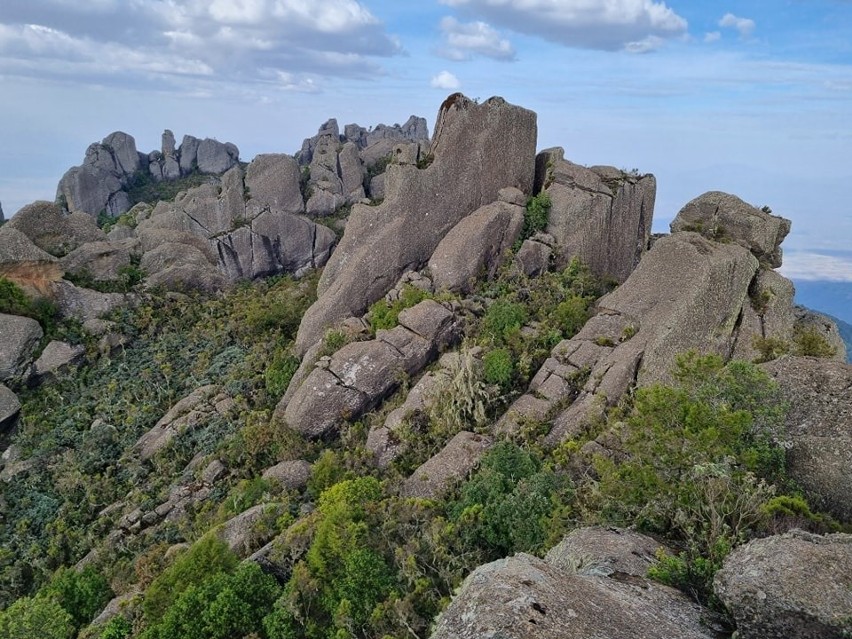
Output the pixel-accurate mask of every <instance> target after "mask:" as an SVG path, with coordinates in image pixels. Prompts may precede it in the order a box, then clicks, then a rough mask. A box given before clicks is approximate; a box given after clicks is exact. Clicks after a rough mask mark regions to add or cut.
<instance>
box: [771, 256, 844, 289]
mask: <svg viewBox="0 0 852 639" xmlns="http://www.w3.org/2000/svg"><path fill="white" fill-rule="evenodd" d="M780 271H781V272H782V273H783V274H784V276H785V277H789V278H790V279H798V280H810V281H828V282H852V258H846V257H838V256H834V255H823V254H821V253H811V252H795V253H793V252H788V253H785V254H784V265H783V266H782V267H781V269H780Z"/></svg>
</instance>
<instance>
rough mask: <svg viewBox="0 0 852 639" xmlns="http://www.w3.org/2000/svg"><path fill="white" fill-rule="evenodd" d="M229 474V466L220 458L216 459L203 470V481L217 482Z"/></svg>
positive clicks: (208, 482)
mask: <svg viewBox="0 0 852 639" xmlns="http://www.w3.org/2000/svg"><path fill="white" fill-rule="evenodd" d="M227 474H228V467H227V466H225V464H223V463H222V462H221V461H219V460H218V459H214V460H213V461H212V462H210V463H209V464H207V466H205V467H204V470H202V471H201V481H203V482H204V483H205V484H215V483H216V482H217V481H219V480H220V479H222V477H224V476H225V475H227Z"/></svg>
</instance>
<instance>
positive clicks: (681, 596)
mask: <svg viewBox="0 0 852 639" xmlns="http://www.w3.org/2000/svg"><path fill="white" fill-rule="evenodd" d="M536 126H537V125H536V115H535V113H533V112H532V111H529V110H527V109H524V108H522V107H519V106H515V105H511V104H508V103H507V102H505V101H504V100H502V99H501V98H491V99H489V100H487V101H485V102H483V103H478V102H475V101H471V100H469V99H468V98H466V97H464V96H462V95H460V94H455V95H452V96H450V97H449V98H448V99H447V100H446V101H445V102H444V103H443V104H442V105H441V107H440V109H439V112H438V117H437V120H436V127H435V132H434V135H433V137H432V139H431V140H429V139H427V132H426V130H425V122H424V121H422V119H418V118H414V117H412V118H411V119H409V121H407V122H406V123H405V124H404V125H401V126H399V125H397V126H394V127H385V126H380V127H376V128H375V129H370V130H367V129H364V128H363V127H359V126H357V125H347V126H346V127H344V131H343V133H342V134H341V131H340V128H339V127H338V125H337V122H336V121H333V120H330V121H328V122H326V123H325V124H324V125H323V126H322V127H321V128H320V130H319V132H318V133H317V135H316V136H313V137H311V138H308V139H306V140H305V143H304V144H303V146H302V149H301V150H300V151H299V152H298V153H297V154H296V155H295V156H291V155H287V154H283V153H281V154H268V155H262V156H258V157H257V158H255V159H254V160H253V161H252V162H250V163H249V164H247V165H243V164H241V163H239V162H238V152H237V151H236V147H233V145H228V144H219V143H214V141H209V140H197V139H195V138H191V137H189V136H187V137H184V139H183V142H182V144H181V145H180V146H179V147H178V146H176V144H175V139H174V136H173V134H171V132H168V131H167V132H166V133H165V134H164V137H163V148H162V150H161V151H158V152H156V153H152V154H149V155H147V156H146V155H143V154H139V153H138V152H137V151H136V150H135V142H134V141H133V139H132V138H131V137H130V136H128V135H126V134H122V133H115V134H112V135H111V136H108V137H107V138H106V139H105V140H104V141H103V142H101V143H98V144H95V145H92V147H90V149H89V151H88V152H87V156H86V161H85V162H84V164H83V166H82V167H76V168H75V169H72V170H71V171H70V172H69V174H66V176H65V177H64V178H63V182H62V184H61V185H60V192H61V194H62V195H63V196H64V197H60V198H59V199H60V202H59V203H57V204H51V203H46V202H39V203H34V204H33V205H30V206H29V207H26V208H25V209H23V210H22V211H20V212H19V213H18V214H17V215H16V216H15V218H14V219H12V220H11V221H9V222H8V223H6V224H4V225H3V226H2V228H0V276H2V278H3V279H0V438H2V440H3V448H4V449H5V450H4V452H3V453H2V455H1V456H0V482H2V485H3V487H4V490H3V496H2V498H0V545H2V546H3V547H4V548H8V549H9V550H8V552H7V553H6V554H4V555H3V556H2V557H0V608H4V607H7V608H6V609H5V610H0V629H2V628H5V627H7V626H6V625H4V624H8V623H10V622H9V620H10V619H11V617H10V616H9V615H16V614H19V613H18V612H17V611H18V610H20V609H21V608H22V607H25V606H36V607H37V606H39V605H42V604H43V602H48V603H49V605H52V606H53V605H55V606H57V607H59V608H63V606H68V607H69V608H68V609H67V610H66V612H67V613H68V615H67V616H68V619H69V620H71V619H72V617H73V614H72V612H73V611H72V610H71V608H74V606H73V605H72V603H69V602H68V601H66V600H65V599H63V597H64V595H63V594H62V593H64V592H65V590H62V589H61V588H59V586H57V585H56V584H57V583H60V584H63V583H66V582H68V583H70V582H71V581H74V580H87V581H85V584H86V587H85V588H83V586H79V587H77V588H76V590H75V589H72V590H73V591H74V592H77V591H80V592H83V591H85V592H86V593H89V595H88V596H90V597H91V601H90V602H89V603H88V604H87V608H86V610H87V611H88V612H87V613H86V615H85V618H83V616H80V615H82V613H80V615H78V617H79V618H77V617H73V621H67V624H68V625H67V632H66V630H65V628H66V626H62V628H63V632H65V634H66V635H67V636H72V635H73V634H74V633H75V632H80V633H81V634H79V636H81V637H82V636H98V635H99V633H102V632H103V633H104V635H105V636H106V632H107V626H108V625H109V632H110V633H111V634H110V636H113V634H115V633H119V634H118V636H122V635H121V633H123V635H124V636H131V637H132V636H136V635H133V632H137V634H139V633H140V632H142V633H146V634H145V635H144V636H148V634H147V633H153V634H152V636H175V637H182V636H185V635H184V634H181V633H184V632H185V631H186V632H189V631H188V630H186V627H185V624H186V623H187V620H188V617H187V615H186V613H185V611H186V610H188V609H192V610H194V611H195V613H196V614H195V615H194V616H193V618H192V619H190V620H189V621H190V622H191V623H196V622H197V623H202V624H207V623H208V622H209V624H212V625H209V628H211V629H212V630H210V632H211V633H214V632H219V630H220V629H221V628H222V627H228V628H233V629H234V634H235V636H236V635H239V636H243V635H244V636H257V637H260V638H261V639H273V638H277V637H281V636H306V637H309V638H310V639H314V638H316V639H320V638H324V637H328V636H332V635H333V636H343V635H347V636H348V635H357V636H403V635H408V634H414V635H415V636H420V637H425V636H430V634H431V636H434V637H436V638H443V637H479V636H495V637H496V636H498V635H499V636H506V637H518V638H539V637H541V638H549V637H554V638H556V637H560V638H561V637H575V636H576V637H589V636H595V637H597V636H600V637H604V636H606V637H625V638H627V637H636V636H642V637H671V636H678V637H696V638H698V637H729V636H731V632H732V628H733V627H734V625H735V626H736V629H737V633H738V636H741V637H747V638H748V637H751V638H754V639H760V638H763V637H774V636H782V635H783V633H784V632H785V631H787V629H789V628H794V629H796V630H795V632H798V633H799V634H800V635H801V636H814V637H817V636H819V637H832V636H845V635H844V633H846V634H848V633H849V632H852V628H850V626H849V617H848V615H847V614H846V611H847V610H848V609H849V606H850V605H852V603H850V601H849V593H850V592H852V590H850V586H852V584H850V583H849V579H850V577H849V575H850V574H852V569H850V568H849V567H848V565H849V562H850V561H851V560H852V559H851V558H850V548H852V544H850V541H849V536H848V535H842V534H835V535H824V534H822V533H827V532H830V531H832V530H835V529H836V528H837V527H838V525H848V524H849V522H850V520H851V519H850V518H852V513H850V511H849V503H848V499H847V496H848V494H849V491H850V490H852V482H851V481H850V476H849V472H848V470H849V467H850V463H852V460H850V459H849V455H848V454H847V452H848V449H849V448H850V447H849V446H846V445H845V442H847V440H849V439H850V438H852V431H850V424H852V420H850V411H852V397H850V396H849V389H850V380H852V367H850V366H849V365H847V364H845V363H844V359H845V353H844V350H843V342H842V341H841V340H840V339H839V337H838V333H837V330H836V327H835V326H834V325H833V323H832V322H831V321H830V320H829V319H827V318H824V317H822V316H820V315H818V314H815V313H811V312H809V311H806V310H805V309H799V308H796V307H795V306H794V304H793V287H792V284H791V282H789V281H788V280H786V279H785V278H784V277H783V276H782V275H780V274H779V273H778V272H777V271H776V270H775V269H776V268H777V267H778V266H779V265H780V264H781V258H782V253H781V248H780V245H781V242H782V241H783V239H784V237H785V236H786V235H787V233H788V232H789V230H790V223H789V221H788V220H785V219H783V218H781V217H778V216H773V215H771V214H769V213H768V212H766V211H764V210H760V209H757V208H755V207H753V206H751V205H749V204H748V203H746V202H743V201H742V200H740V199H739V198H737V197H736V196H734V195H731V194H726V193H721V192H717V191H709V192H707V193H705V194H703V195H700V196H698V197H697V198H695V199H694V200H692V201H691V202H689V203H687V204H686V205H685V206H684V208H683V209H682V210H681V211H680V213H679V214H678V216H677V217H676V219H675V220H674V222H673V223H672V227H671V233H670V234H669V235H666V236H663V237H658V238H655V239H652V238H651V237H650V235H649V229H650V227H651V224H652V219H653V212H654V197H655V191H656V181H655V178H654V176H653V175H650V174H639V173H638V172H631V173H624V172H622V171H619V170H617V169H615V168H613V167H604V166H596V167H582V166H579V165H576V164H574V163H572V162H570V161H569V160H566V159H565V158H564V151H563V150H562V149H560V148H554V149H547V150H545V151H541V152H539V153H538V154H537V155H536V148H535V147H536V135H537V130H536ZM385 169H386V170H385ZM141 174H144V175H146V176H148V178H150V181H149V182H148V183H146V184H147V185H148V186H151V185H154V186H156V187H157V189H159V190H155V191H152V192H158V193H166V192H168V189H166V187H169V186H170V185H171V186H174V187H175V188H178V187H179V192H178V193H176V194H173V197H169V198H162V199H161V200H159V201H155V202H154V201H152V202H140V203H138V204H135V205H134V206H133V207H132V208H130V209H129V210H124V209H125V208H126V206H125V205H129V203H130V202H129V199H128V201H125V199H124V198H125V197H127V198H129V193H130V190H129V189H130V185H131V182H133V181H134V180H135V179H136V178H138V177H139V176H140V175H141ZM133 176H136V177H135V178H134V177H133ZM137 186H138V184H137ZM134 188H135V187H134ZM163 189H165V190H163ZM134 193H135V191H134ZM122 194H123V195H122ZM86 202H88V204H86ZM62 204H66V205H67V208H64V207H63V206H62ZM92 207H101V208H100V209H98V210H94V209H93V208H92ZM101 210H105V211H107V212H108V213H113V214H116V213H121V215H120V216H119V217H118V218H117V219H116V220H115V224H114V225H111V228H109V227H108V228H107V229H101V228H98V226H97V224H96V223H95V217H96V216H97V214H98V213H100V212H101ZM323 267H324V270H322V273H321V275H320V274H319V270H320V269H322V268H323ZM280 275H287V276H289V277H270V276H280ZM237 283H239V285H235V284H237ZM758 364H759V365H758ZM7 444H8V445H7ZM794 484H795V486H796V488H797V490H800V491H801V494H800V493H798V492H797V493H791V492H789V490H790V486H791V485H794ZM832 518H833V519H832ZM593 524H597V525H593ZM630 528H635V529H641V530H642V531H643V532H645V533H649V534H651V535H652V536H646V535H645V534H640V533H639V532H637V531H636V530H630ZM794 528H805V529H807V530H808V531H809V532H802V531H792V532H791V529H794ZM560 540H561V541H560ZM779 558H781V559H779ZM240 560H244V561H242V562H240ZM131 566H134V567H135V568H131ZM199 566H201V568H200V569H199ZM58 569H62V570H60V571H59V572H58V573H57V572H56V571H57V570H58ZM99 575H103V576H105V578H104V579H103V580H99V579H98V576H99ZM62 580H65V581H62ZM74 583H77V582H76V581H74ZM81 583H82V582H81ZM63 588H64V586H63ZM66 590H67V589H66ZM38 593H40V594H39V595H38V596H36V595H37V594H38ZM46 593H50V594H49V596H47V594H46ZM112 597H114V599H113V600H112V601H111V602H109V599H110V598H112ZM714 597H717V598H719V599H720V600H722V601H724V603H725V605H726V606H727V609H728V610H729V612H730V614H729V615H728V616H727V617H725V618H720V617H718V616H717V615H716V613H713V612H711V610H710V609H709V608H708V607H707V603H708V601H710V600H712V599H713V598H714ZM16 600H17V601H21V602H23V603H21V604H15V606H16V607H13V606H10V604H11V603H12V602H13V601H16ZM108 602H109V603H108ZM78 608H79V607H78ZM74 610H77V608H74ZM10 611H11V612H10ZM54 612H55V611H54ZM89 613H91V614H89ZM439 613H442V614H441V615H440V616H438V614H439ZM96 614H97V617H96ZM54 617H55V618H56V619H59V620H60V621H62V620H64V619H65V617H63V616H62V615H59V616H56V615H54ZM211 620H213V621H211ZM779 620H782V621H783V623H781V622H779ZM90 622H91V623H92V627H91V628H90V629H88V630H86V629H84V628H85V626H86V625H87V624H89V623H90ZM57 623H59V622H57ZM63 623H64V622H63ZM110 624H111V625H110ZM182 624H183V625H182ZM223 624H224V625H223ZM205 627H208V626H205ZM134 628H135V630H134ZM193 628H194V627H193ZM195 630H197V628H194V629H193V632H195ZM193 636H194V635H193Z"/></svg>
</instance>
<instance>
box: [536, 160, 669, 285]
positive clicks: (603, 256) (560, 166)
mask: <svg viewBox="0 0 852 639" xmlns="http://www.w3.org/2000/svg"><path fill="white" fill-rule="evenodd" d="M542 157H544V158H546V161H545V162H544V171H546V177H545V178H543V179H542V182H543V184H542V186H543V187H544V192H545V193H546V194H547V195H548V196H549V197H550V201H551V209H550V219H549V222H548V225H547V232H548V233H549V234H550V235H552V236H553V237H554V238H555V239H556V242H557V248H556V265H557V267H559V266H564V265H566V264H567V263H568V262H569V261H570V260H571V258H572V257H578V258H580V260H582V262H583V263H584V264H587V265H588V266H589V267H590V268H591V270H592V272H593V273H595V274H596V275H598V276H599V277H611V278H613V279H615V280H616V281H617V282H623V281H624V280H626V279H627V276H628V275H630V273H631V272H632V271H633V269H634V268H635V267H636V265H637V264H638V263H639V259H640V258H641V257H642V254H643V253H644V252H645V250H646V248H647V246H648V240H649V237H650V232H651V222H652V220H653V217H654V200H655V198H656V193H657V181H656V179H655V178H654V176H653V175H642V176H639V175H630V174H627V173H624V172H623V171H619V170H618V169H615V168H613V167H607V166H594V167H592V168H590V169H587V168H585V167H582V166H579V165H577V164H573V163H572V162H568V161H566V160H564V159H562V149H558V148H557V149H549V150H547V151H543V152H542V153H541V154H539V160H538V162H537V164H538V166H539V173H540V172H541V168H542V167H541V165H542Z"/></svg>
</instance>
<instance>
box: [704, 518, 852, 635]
mask: <svg viewBox="0 0 852 639" xmlns="http://www.w3.org/2000/svg"><path fill="white" fill-rule="evenodd" d="M714 590H715V592H716V595H717V596H718V597H719V599H720V600H721V601H722V603H724V604H725V606H726V607H727V608H728V610H729V611H730V613H731V614H732V615H733V617H734V619H735V621H736V623H737V636H738V637H741V638H742V639H787V638H788V637H797V638H800V639H842V638H843V637H848V636H849V635H850V634H852V615H850V611H852V535H844V534H835V535H827V536H825V537H820V536H818V535H812V534H809V533H803V532H801V531H793V532H791V533H788V534H786V535H780V536H775V537H767V538H766V539H756V540H754V541H751V542H749V543H747V544H745V545H744V546H740V547H739V548H737V549H735V550H734V551H733V552H732V553H731V554H730V555H728V557H727V558H726V559H725V563H724V565H723V566H722V569H721V570H720V571H719V572H718V573H716V578H715V580H714Z"/></svg>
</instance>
